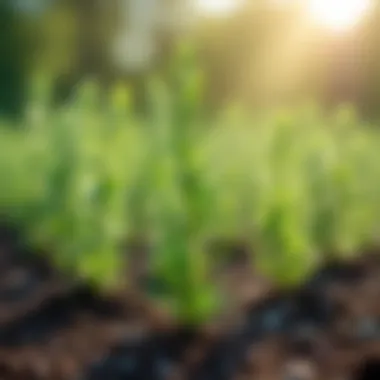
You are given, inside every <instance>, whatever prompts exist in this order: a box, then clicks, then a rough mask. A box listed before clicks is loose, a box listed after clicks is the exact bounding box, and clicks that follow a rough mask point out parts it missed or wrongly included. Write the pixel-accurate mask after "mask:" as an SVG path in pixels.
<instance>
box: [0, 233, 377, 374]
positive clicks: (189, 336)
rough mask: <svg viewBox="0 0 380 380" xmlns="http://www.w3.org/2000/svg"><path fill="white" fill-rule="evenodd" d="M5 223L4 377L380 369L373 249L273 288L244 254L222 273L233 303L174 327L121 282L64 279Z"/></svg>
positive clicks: (1, 289)
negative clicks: (292, 285) (204, 320)
mask: <svg viewBox="0 0 380 380" xmlns="http://www.w3.org/2000/svg"><path fill="white" fill-rule="evenodd" d="M18 241H19V240H18V239H17V237H11V236H10V235H9V233H8V232H6V231H4V230H3V233H2V234H1V249H0V251H1V252H0V258H1V279H0V321H1V322H0V323H1V325H0V378H1V379H4V380H8V379H9V380H10V379H19V380H23V379H25V380H32V379H36V380H39V379H41V380H42V379H51V380H53V379H54V380H55V379H67V380H71V379H73V380H74V379H75V380H79V379H83V380H101V379H107V380H116V379H128V380H129V379H130V380H134V379H136V380H137V379H141V380H145V379H146V380H148V379H149V380H161V379H162V380H167V379H168V380H169V379H189V380H190V379H197V380H198V379H199V380H230V379H231V380H232V379H234V380H237V379H239V380H243V379H258V380H272V379H273V380H277V379H278V380H280V379H281V380H290V379H292V380H314V379H321V380H322V379H323V380H330V379H331V380H338V379H348V380H351V379H352V380H365V379H378V378H379V375H380V302H379V300H380V258H379V255H378V254H377V252H376V251H373V252H364V253H363V254H362V255H361V256H360V259H356V260H355V261H352V262H349V263H348V262H347V263H343V262H341V263H331V264H329V265H326V266H325V267H324V268H323V269H321V270H320V271H319V272H318V273H317V274H316V275H315V276H314V277H313V278H311V279H310V281H308V282H307V283H306V284H304V285H303V286H302V287H300V288H299V289H298V290H297V291H293V292H291V293H290V292H289V293H286V294H285V293H282V294H280V293H277V292H276V291H275V289H271V287H270V286H269V285H268V284H267V283H266V282H265V281H263V280H262V279H261V278H260V277H259V276H258V275H256V274H255V273H253V272H252V271H251V269H250V267H249V266H248V265H246V263H245V261H244V260H240V261H238V262H234V263H230V264H229V265H228V267H227V268H226V269H225V271H224V272H223V273H222V274H221V276H220V278H221V279H222V281H223V282H224V284H225V285H226V289H229V290H230V293H231V295H233V296H234V299H235V301H236V302H235V304H236V305H235V306H236V307H235V309H236V310H234V313H231V315H229V316H228V318H227V319H226V320H223V321H219V322H216V321H215V322H214V323H213V324H211V325H210V326H204V327H202V328H197V329H191V328H185V327H179V326H176V325H175V324H171V323H170V321H166V320H165V319H164V318H161V317H159V315H158V314H157V313H156V312H154V311H152V310H151V309H150V308H149V307H146V303H145V301H142V299H138V298H136V296H134V297H133V296H131V295H130V294H127V292H126V293H125V294H123V293H121V294H118V295H115V296H113V297H111V296H107V297H105V296H103V297H101V296H100V295H97V294H96V292H95V291H94V290H92V289H90V288H89V287H88V286H85V285H73V284H69V281H68V280H65V279H63V278H62V277H61V276H60V275H59V274H57V273H56V272H55V271H54V270H52V269H51V268H50V267H49V265H47V264H46V263H44V262H43V261H42V260H40V259H37V258H36V257H34V256H33V255H31V254H29V253H27V252H23V250H22V249H20V248H19V247H17V244H15V243H16V242H18Z"/></svg>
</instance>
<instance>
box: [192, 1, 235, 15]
mask: <svg viewBox="0 0 380 380" xmlns="http://www.w3.org/2000/svg"><path fill="white" fill-rule="evenodd" d="M238 2H239V1H238V0H195V3H196V7H197V9H198V10H199V11H200V12H201V13H203V14H210V15H220V14H228V13H230V12H232V11H233V10H235V9H236V7H237V5H238Z"/></svg>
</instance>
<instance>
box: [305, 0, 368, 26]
mask: <svg viewBox="0 0 380 380" xmlns="http://www.w3.org/2000/svg"><path fill="white" fill-rule="evenodd" d="M308 1H309V12H310V15H311V17H312V18H313V19H314V21H315V22H317V23H318V24H320V25H322V26H324V27H326V28H329V29H332V30H337V31H341V30H347V29H350V28H352V27H355V25H356V24H357V23H359V22H360V20H361V19H362V18H363V17H364V16H365V15H366V13H367V12H368V11H369V8H370V6H371V0H308Z"/></svg>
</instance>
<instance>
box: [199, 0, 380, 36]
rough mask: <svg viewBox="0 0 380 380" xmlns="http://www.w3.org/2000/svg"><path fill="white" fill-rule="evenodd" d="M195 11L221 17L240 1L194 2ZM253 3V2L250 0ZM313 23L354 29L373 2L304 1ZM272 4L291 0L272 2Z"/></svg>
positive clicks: (290, 0) (349, 0)
mask: <svg viewBox="0 0 380 380" xmlns="http://www.w3.org/2000/svg"><path fill="white" fill-rule="evenodd" d="M194 1H195V6H196V7H197V9H198V10H199V11H200V12H201V13H203V14H206V15H215V16H218V15H223V14H228V13H230V12H232V11H233V10H234V9H236V8H237V7H238V6H239V3H241V0H194ZM250 1H254V0H250ZM304 1H305V2H306V3H307V11H308V13H309V15H310V16H311V19H312V20H313V22H315V23H317V24H318V25H320V26H322V27H325V28H326V29H330V30H333V31H345V30H349V29H350V28H352V27H354V26H355V25H356V24H357V23H358V22H360V20H361V19H362V18H363V17H364V16H365V15H366V13H367V12H368V11H369V9H370V7H371V4H372V3H373V0H304ZM272 2H273V3H274V4H276V3H278V4H286V3H291V2H292V0H276V1H274V0H272Z"/></svg>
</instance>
